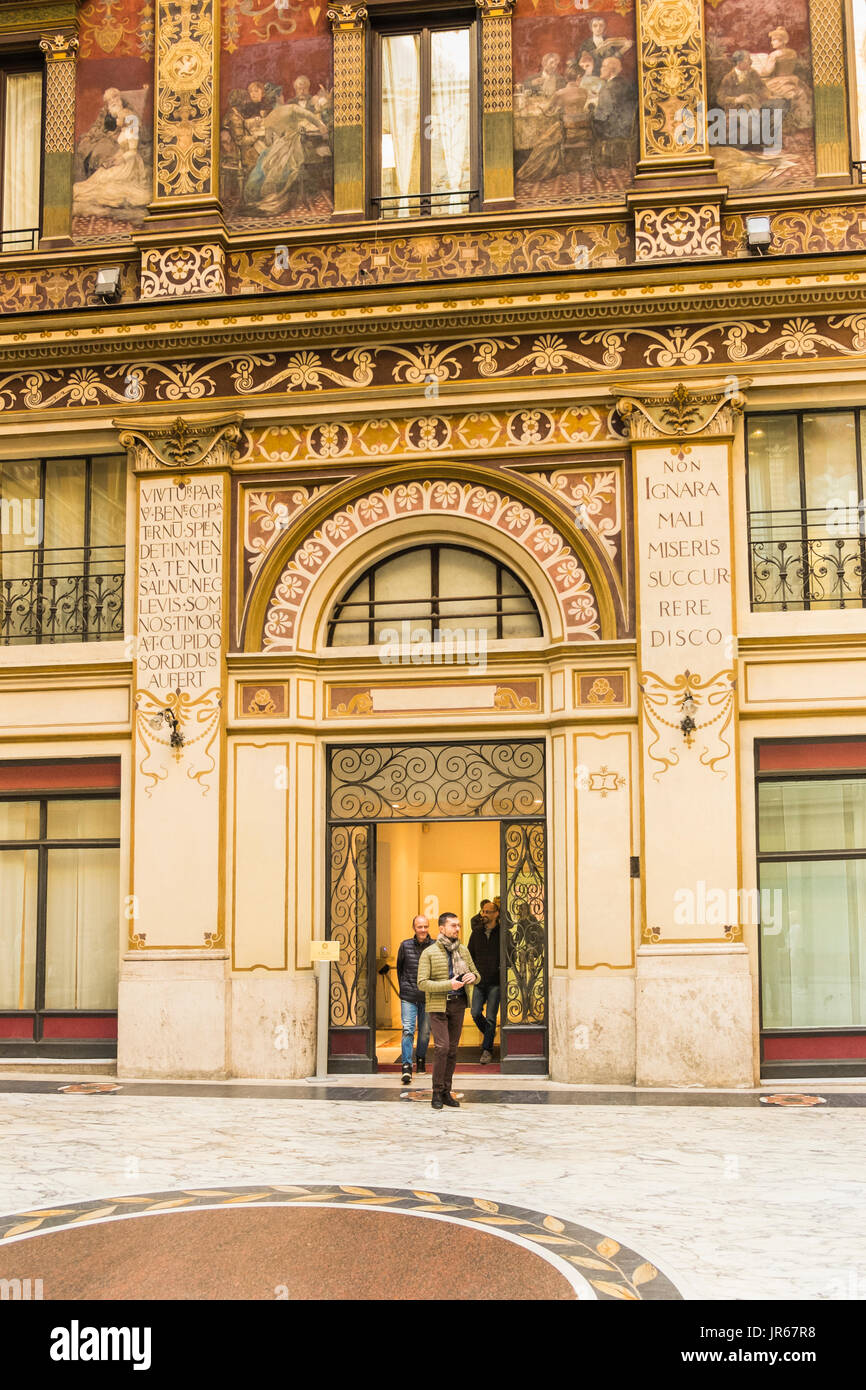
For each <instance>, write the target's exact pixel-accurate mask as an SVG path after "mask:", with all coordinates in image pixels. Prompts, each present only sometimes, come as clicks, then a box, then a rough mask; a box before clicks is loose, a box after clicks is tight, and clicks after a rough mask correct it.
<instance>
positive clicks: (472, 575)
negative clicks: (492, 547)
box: [439, 548, 496, 599]
mask: <svg viewBox="0 0 866 1390" xmlns="http://www.w3.org/2000/svg"><path fill="white" fill-rule="evenodd" d="M439 593H440V595H441V597H442V598H463V599H465V598H471V597H472V596H473V595H478V596H479V597H482V598H489V597H490V596H491V595H492V596H493V597H494V598H495V596H496V564H495V562H494V561H493V560H488V558H487V556H486V555H481V554H479V553H478V552H477V551H474V550H452V549H450V548H449V549H445V550H441V551H440V552H439Z"/></svg>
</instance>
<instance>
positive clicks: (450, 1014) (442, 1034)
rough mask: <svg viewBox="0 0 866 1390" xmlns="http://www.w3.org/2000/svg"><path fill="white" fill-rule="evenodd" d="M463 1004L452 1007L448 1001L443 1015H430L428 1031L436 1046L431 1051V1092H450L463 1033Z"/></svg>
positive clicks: (464, 1009) (464, 1010) (464, 1006)
mask: <svg viewBox="0 0 866 1390" xmlns="http://www.w3.org/2000/svg"><path fill="white" fill-rule="evenodd" d="M465 1012H466V1005H465V1004H457V1005H454V1004H452V1003H451V1002H450V1001H449V1002H448V1003H447V1004H446V1006H445V1013H444V1014H434V1013H432V1012H431V1014H430V1031H431V1032H432V1034H433V1041H434V1043H435V1044H436V1046H435V1048H434V1050H433V1090H434V1091H450V1090H451V1082H452V1081H453V1079H454V1064H455V1062H456V1061H457V1044H458V1043H459V1041H460V1034H461V1032H462V1031H463V1015H464V1014H465Z"/></svg>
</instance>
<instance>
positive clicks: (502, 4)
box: [475, 0, 514, 210]
mask: <svg viewBox="0 0 866 1390" xmlns="http://www.w3.org/2000/svg"><path fill="white" fill-rule="evenodd" d="M475 3H476V5H477V7H478V11H479V16H480V21H481V144H482V168H483V181H484V186H483V189H482V201H483V206H484V208H485V209H489V210H497V209H503V208H509V207H512V206H513V205H514V124H513V102H514V96H513V93H514V74H513V71H512V59H511V16H512V13H513V10H514V0H475Z"/></svg>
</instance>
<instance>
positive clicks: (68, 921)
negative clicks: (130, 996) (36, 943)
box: [45, 849, 120, 1009]
mask: <svg viewBox="0 0 866 1390" xmlns="http://www.w3.org/2000/svg"><path fill="white" fill-rule="evenodd" d="M119 872H120V866H119V851H118V850H116V849H53V850H50V851H49V854H48V896H47V899H46V916H45V928H46V938H45V1007H46V1009H116V1008H117V962H118V949H119V948H118V892H119Z"/></svg>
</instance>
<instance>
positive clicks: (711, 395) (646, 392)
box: [611, 377, 752, 439]
mask: <svg viewBox="0 0 866 1390" xmlns="http://www.w3.org/2000/svg"><path fill="white" fill-rule="evenodd" d="M751 384H752V383H751V379H750V378H748V377H743V378H739V379H738V380H736V383H735V382H734V379H733V378H731V381H730V384H729V386H728V387H726V388H724V389H722V390H720V389H719V388H718V387H717V386H714V387H710V388H707V389H701V388H700V387H689V386H686V385H685V384H684V382H682V381H680V382H678V383H677V385H676V386H675V387H674V388H673V390H672V391H669V392H668V391H666V390H665V389H664V388H662V389H660V390H652V389H650V388H647V387H644V386H641V387H639V388H638V390H637V391H635V392H634V393H632V392H629V391H628V387H625V386H620V387H616V386H615V387H612V388H611V390H612V393H613V395H615V396H616V397H617V402H616V408H617V412H618V413H619V416H620V418H621V420H622V421H623V423H624V425H625V429H626V432H627V434H628V436H629V438H630V439H657V438H659V436H665V435H668V436H674V437H676V438H688V437H690V436H693V435H701V434H709V435H725V434H733V433H734V428H735V423H736V420H737V418H738V417H739V416H740V415H741V414H742V412H743V410H744V408H745V404H746V398H745V396H744V395H743V390H744V389H745V388H747V387H749V386H751ZM638 392H639V394H638Z"/></svg>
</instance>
